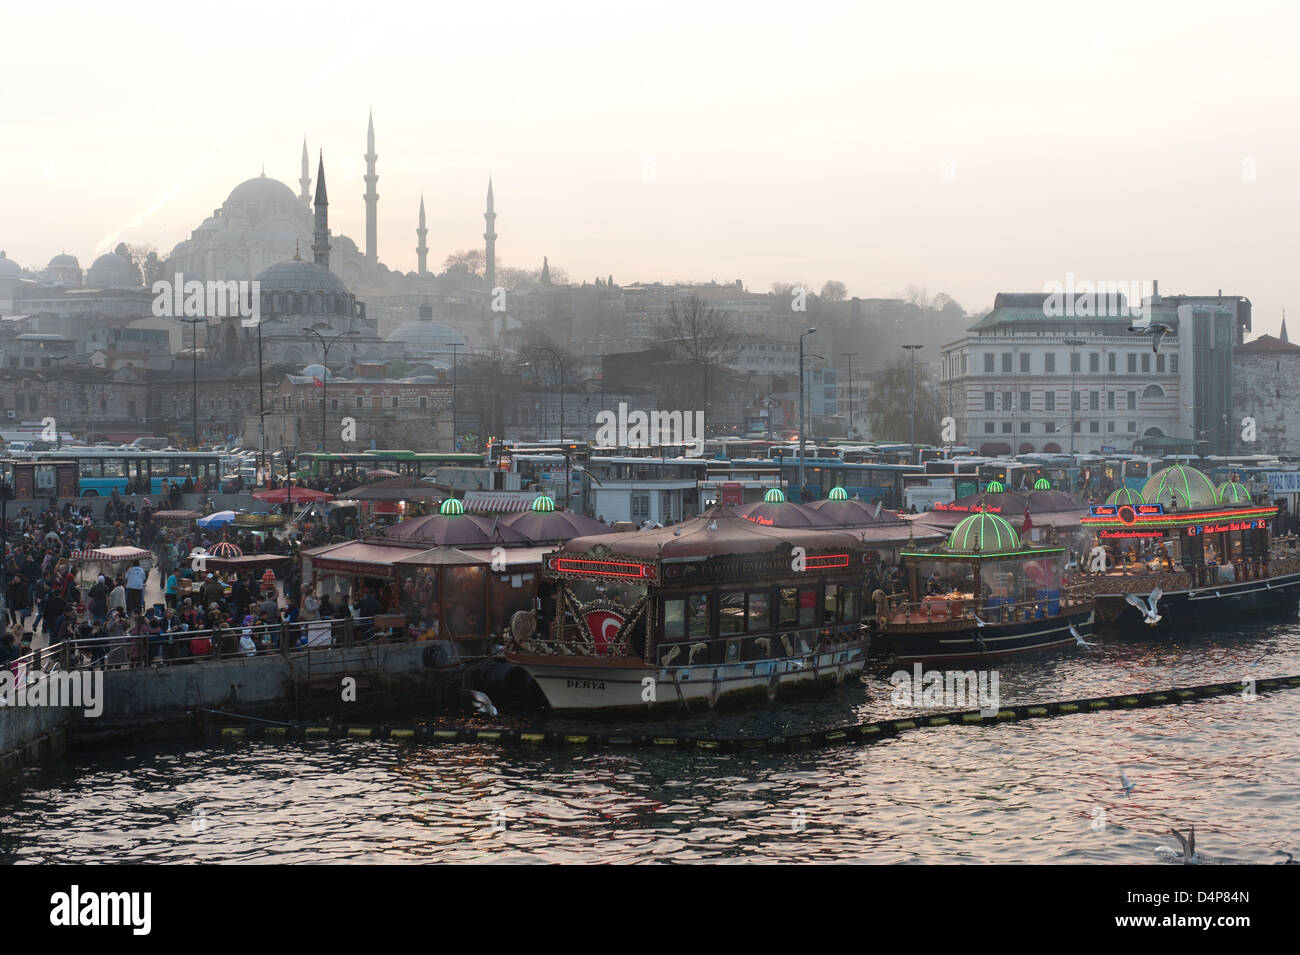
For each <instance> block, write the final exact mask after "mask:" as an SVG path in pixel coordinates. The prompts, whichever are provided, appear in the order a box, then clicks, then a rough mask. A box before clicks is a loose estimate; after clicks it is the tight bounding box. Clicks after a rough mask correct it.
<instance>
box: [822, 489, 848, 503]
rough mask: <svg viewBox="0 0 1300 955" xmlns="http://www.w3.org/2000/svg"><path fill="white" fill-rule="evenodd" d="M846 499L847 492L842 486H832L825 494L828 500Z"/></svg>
mask: <svg viewBox="0 0 1300 955" xmlns="http://www.w3.org/2000/svg"><path fill="white" fill-rule="evenodd" d="M848 499H849V492H848V491H846V490H844V488H842V487H833V488H831V492H830V493H829V494H827V495H826V500H828V501H847V500H848Z"/></svg>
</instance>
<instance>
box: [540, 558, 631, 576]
mask: <svg viewBox="0 0 1300 955" xmlns="http://www.w3.org/2000/svg"><path fill="white" fill-rule="evenodd" d="M550 568H551V570H554V571H557V572H559V573H562V574H592V575H597V576H601V577H632V578H634V579H637V580H644V579H647V578H649V577H651V576H652V575H651V573H650V568H649V567H647V566H646V565H645V564H629V563H623V562H620V561H613V560H578V559H576V558H573V557H557V558H555V559H554V560H552V561H551V562H550Z"/></svg>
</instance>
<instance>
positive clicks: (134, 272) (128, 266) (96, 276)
mask: <svg viewBox="0 0 1300 955" xmlns="http://www.w3.org/2000/svg"><path fill="white" fill-rule="evenodd" d="M140 281H141V279H140V271H139V269H137V268H136V267H135V265H134V264H133V263H131V262H129V261H127V260H126V259H125V258H123V257H122V256H120V255H118V254H117V253H116V252H105V253H104V254H103V255H101V256H100V257H99V258H97V259H96V260H95V261H94V262H93V263H92V264H91V266H90V268H89V269H88V270H87V272H86V284H87V285H88V286H90V287H91V288H139V287H140Z"/></svg>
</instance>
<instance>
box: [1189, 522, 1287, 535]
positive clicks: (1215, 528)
mask: <svg viewBox="0 0 1300 955" xmlns="http://www.w3.org/2000/svg"><path fill="white" fill-rule="evenodd" d="M1267 527H1268V521H1265V520H1258V521H1232V522H1231V523H1228V524H1198V525H1196V526H1195V527H1189V528H1187V533H1188V534H1189V535H1190V536H1192V537H1197V536H1199V535H1201V534H1224V533H1228V532H1230V531H1262V530H1264V529H1265V528H1267Z"/></svg>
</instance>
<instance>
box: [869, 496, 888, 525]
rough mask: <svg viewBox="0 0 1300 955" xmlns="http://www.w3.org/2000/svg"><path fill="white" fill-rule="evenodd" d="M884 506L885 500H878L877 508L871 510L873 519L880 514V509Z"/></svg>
mask: <svg viewBox="0 0 1300 955" xmlns="http://www.w3.org/2000/svg"><path fill="white" fill-rule="evenodd" d="M884 506H885V502H884V501H883V500H880V501H877V502H876V509H875V510H874V511H872V512H871V519H872V520H873V521H874V520H875V519H876V518H877V517H879V516H880V509H881V508H882V507H884Z"/></svg>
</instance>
